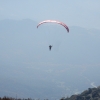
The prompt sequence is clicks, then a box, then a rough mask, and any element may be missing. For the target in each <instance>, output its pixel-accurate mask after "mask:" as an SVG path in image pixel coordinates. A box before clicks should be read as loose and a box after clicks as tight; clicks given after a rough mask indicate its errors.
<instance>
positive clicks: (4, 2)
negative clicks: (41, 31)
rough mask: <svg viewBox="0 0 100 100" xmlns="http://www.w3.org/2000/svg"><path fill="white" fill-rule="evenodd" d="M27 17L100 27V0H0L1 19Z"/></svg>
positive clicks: (35, 19)
mask: <svg viewBox="0 0 100 100" xmlns="http://www.w3.org/2000/svg"><path fill="white" fill-rule="evenodd" d="M26 18H28V19H32V20H34V21H38V22H39V21H42V20H45V19H56V20H60V21H63V22H65V23H66V24H68V25H70V26H73V25H74V26H83V27H87V28H99V29H100V27H99V26H100V19H99V18H100V0H59V1H58V0H0V20H2V19H26Z"/></svg>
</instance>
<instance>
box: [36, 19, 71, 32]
mask: <svg viewBox="0 0 100 100" xmlns="http://www.w3.org/2000/svg"><path fill="white" fill-rule="evenodd" d="M44 23H57V24H60V25H62V26H64V27H65V28H66V30H67V32H69V28H68V27H67V25H66V24H64V23H63V22H60V21H56V20H45V21H42V22H40V23H39V24H38V25H37V28H38V27H39V26H40V25H41V24H44Z"/></svg>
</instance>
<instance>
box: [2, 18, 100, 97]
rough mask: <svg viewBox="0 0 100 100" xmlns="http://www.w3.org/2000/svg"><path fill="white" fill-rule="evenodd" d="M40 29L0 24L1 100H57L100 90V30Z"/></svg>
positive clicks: (26, 21)
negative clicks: (3, 99)
mask: <svg viewBox="0 0 100 100" xmlns="http://www.w3.org/2000/svg"><path fill="white" fill-rule="evenodd" d="M37 24H38V22H36V21H33V20H30V19H24V20H1V21H0V96H1V97H3V96H5V95H6V96H9V97H15V96H16V95H17V96H18V97H19V98H23V97H25V98H28V97H30V98H41V99H45V98H48V99H58V98H61V97H63V96H64V97H66V96H70V95H72V94H77V93H81V92H82V91H83V90H85V89H86V88H91V87H97V86H98V85H99V84H100V80H99V77H100V75H99V73H100V72H99V70H100V52H99V51H100V46H99V44H100V30H97V29H86V28H82V27H77V26H69V29H70V32H69V33H67V31H66V29H65V28H64V27H62V26H61V25H58V24H57V25H56V24H51V23H50V24H44V25H41V26H40V27H39V28H38V29H37V27H36V26H37ZM50 44H51V45H53V47H52V50H51V51H49V45H50Z"/></svg>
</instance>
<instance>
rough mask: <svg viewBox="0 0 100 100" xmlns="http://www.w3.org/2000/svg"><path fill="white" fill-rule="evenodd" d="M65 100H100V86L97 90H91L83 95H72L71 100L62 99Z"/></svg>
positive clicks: (69, 99) (68, 99) (67, 99)
mask: <svg viewBox="0 0 100 100" xmlns="http://www.w3.org/2000/svg"><path fill="white" fill-rule="evenodd" d="M62 99H63V100H100V86H99V87H97V88H89V89H88V90H85V91H83V92H82V93H81V94H78V95H72V96H71V97H70V98H65V99H64V98H62Z"/></svg>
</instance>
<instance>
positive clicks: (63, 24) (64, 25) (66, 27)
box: [37, 20, 69, 51]
mask: <svg viewBox="0 0 100 100" xmlns="http://www.w3.org/2000/svg"><path fill="white" fill-rule="evenodd" d="M44 23H56V24H60V25H62V26H63V27H64V28H65V29H66V30H67V32H69V28H68V26H67V25H66V24H65V23H63V22H60V21H57V20H44V21H42V22H40V23H39V24H38V25H37V28H38V27H39V26H40V25H41V24H44ZM51 48H52V45H49V50H50V51H51Z"/></svg>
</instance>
